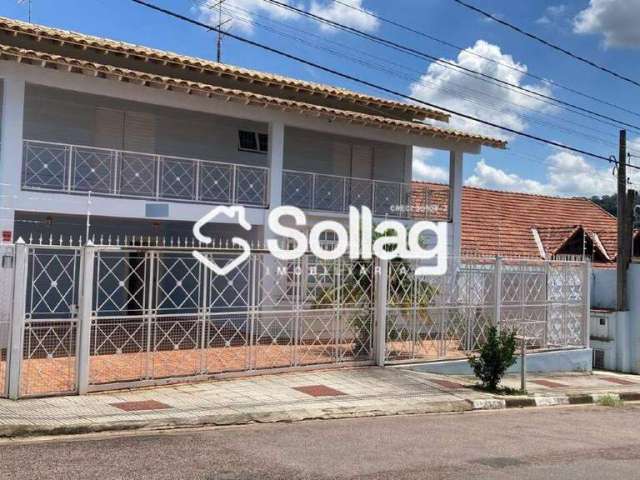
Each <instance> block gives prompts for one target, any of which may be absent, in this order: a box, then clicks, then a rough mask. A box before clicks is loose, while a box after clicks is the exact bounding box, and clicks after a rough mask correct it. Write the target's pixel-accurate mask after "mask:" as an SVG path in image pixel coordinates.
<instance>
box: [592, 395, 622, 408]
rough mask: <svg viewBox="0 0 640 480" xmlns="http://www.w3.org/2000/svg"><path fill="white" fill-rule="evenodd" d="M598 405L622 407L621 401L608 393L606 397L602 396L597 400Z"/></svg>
mask: <svg viewBox="0 0 640 480" xmlns="http://www.w3.org/2000/svg"><path fill="white" fill-rule="evenodd" d="M598 405H600V406H601V407H613V408H620V407H622V406H624V401H623V400H621V399H620V397H618V396H617V395H611V394H610V393H607V394H606V395H603V396H601V397H600V398H599V399H598Z"/></svg>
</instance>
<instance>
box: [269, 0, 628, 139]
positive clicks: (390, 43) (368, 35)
mask: <svg viewBox="0 0 640 480" xmlns="http://www.w3.org/2000/svg"><path fill="white" fill-rule="evenodd" d="M263 1H264V2H267V3H271V4H273V5H277V6H279V7H281V8H284V9H286V10H290V11H292V12H296V13H298V14H300V15H303V16H305V17H308V18H312V19H314V20H316V21H319V22H321V23H324V24H327V25H331V26H332V27H334V28H337V29H339V30H343V31H347V32H350V33H352V34H354V35H357V36H359V37H362V38H366V39H368V40H371V41H373V42H376V43H379V44H382V45H385V46H387V47H389V48H393V49H394V50H398V51H401V52H404V53H406V54H409V55H413V56H417V57H419V58H422V59H427V60H430V61H432V62H435V63H438V64H439V65H443V66H445V67H448V68H454V69H456V70H460V71H463V72H466V73H468V74H471V75H473V76H474V77H475V76H478V77H481V78H484V79H486V80H489V81H491V82H495V83H498V84H501V85H504V86H506V87H510V88H514V89H516V90H518V91H520V92H525V94H528V95H530V96H531V95H532V96H535V97H537V98H538V99H544V100H548V101H551V102H553V103H555V104H558V105H561V106H563V107H570V108H573V109H576V110H579V111H581V112H585V113H588V114H590V115H594V116H596V117H599V118H602V119H605V120H609V121H611V122H615V124H616V126H618V125H622V126H625V127H629V128H633V129H634V130H636V131H640V126H638V125H634V124H631V123H627V122H623V121H622V120H618V119H616V118H613V117H610V116H608V115H604V114H602V113H598V112H595V111H593V110H590V109H588V108H584V107H580V106H579V105H575V104H573V103H570V102H567V101H565V100H560V99H558V98H554V97H551V96H549V95H545V94H543V93H540V92H537V91H535V90H532V89H529V88H526V87H522V86H520V85H517V84H515V83H511V82H509V81H507V80H502V79H500V78H496V77H493V76H491V75H489V74H486V73H483V72H479V71H477V70H473V69H472V68H467V67H463V66H462V65H459V64H457V63H455V62H450V61H448V60H444V59H442V58H438V57H436V56H434V55H431V54H429V53H427V52H423V51H420V50H416V49H414V48H412V47H407V46H406V45H402V44H399V43H397V42H394V41H391V40H388V39H386V38H383V37H380V36H378V35H373V34H371V33H367V32H364V31H362V30H358V29H357V28H354V27H350V26H348V25H344V24H342V23H339V22H336V21H334V20H331V19H328V18H326V17H322V16H320V15H316V14H314V13H311V12H308V11H307V10H304V9H301V8H298V7H295V6H293V5H289V4H287V3H283V2H280V1H278V0H263ZM540 101H542V100H540Z"/></svg>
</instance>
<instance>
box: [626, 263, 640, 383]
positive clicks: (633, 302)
mask: <svg viewBox="0 0 640 480" xmlns="http://www.w3.org/2000/svg"><path fill="white" fill-rule="evenodd" d="M628 281H629V283H628V286H627V288H628V294H629V313H628V318H627V320H628V328H627V331H628V332H629V354H630V357H631V371H632V372H633V373H640V263H632V264H631V265H630V266H629V276H628Z"/></svg>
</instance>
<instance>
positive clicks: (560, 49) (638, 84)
mask: <svg viewBox="0 0 640 480" xmlns="http://www.w3.org/2000/svg"><path fill="white" fill-rule="evenodd" d="M453 1H454V2H456V3H457V4H459V5H462V6H463V7H465V8H468V9H469V10H473V11H474V12H477V13H479V14H480V15H483V16H485V17H487V18H489V19H491V20H493V21H494V22H497V23H499V24H501V25H504V26H505V27H507V28H510V29H511V30H514V31H516V32H518V33H521V34H522V35H525V36H526V37H529V38H531V39H533V40H535V41H537V42H540V43H542V44H543V45H546V46H547V47H549V48H552V49H553V50H557V51H558V52H562V53H564V54H565V55H568V56H570V57H571V58H573V59H575V60H578V61H580V62H583V63H586V64H587V65H590V66H592V67H594V68H597V69H598V70H601V71H603V72H605V73H608V74H609V75H612V76H614V77H616V78H618V79H620V80H623V81H625V82H628V83H630V84H632V85H635V86H636V87H640V82H638V81H637V80H634V79H633V78H629V77H627V76H625V75H623V74H621V73H617V72H614V71H613V70H611V69H610V68H607V67H605V66H603V65H600V64H598V63H596V62H594V61H592V60H589V59H588V58H585V57H582V56H580V55H578V54H576V53H574V52H571V51H569V50H567V49H565V48H563V47H560V46H558V45H556V44H554V43H551V42H549V41H548V40H545V39H544V38H541V37H539V36H538V35H535V34H533V33H530V32H527V31H526V30H523V29H522V28H520V27H518V26H516V25H513V24H512V23H509V22H507V21H505V20H502V19H501V18H498V17H496V16H495V15H492V14H490V13H489V12H486V11H484V10H482V9H480V8H478V7H476V6H474V5H470V4H468V3H466V2H463V1H462V0H453Z"/></svg>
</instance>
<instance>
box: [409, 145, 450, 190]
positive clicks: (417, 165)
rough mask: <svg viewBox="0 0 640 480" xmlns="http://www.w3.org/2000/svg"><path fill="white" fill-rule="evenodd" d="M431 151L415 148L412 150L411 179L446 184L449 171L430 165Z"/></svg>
mask: <svg viewBox="0 0 640 480" xmlns="http://www.w3.org/2000/svg"><path fill="white" fill-rule="evenodd" d="M432 156H433V150H429V149H427V148H420V147H416V148H414V149H413V178H414V179H415V180H424V181H427V182H438V183H447V182H448V181H449V171H448V170H447V169H446V168H443V167H439V166H438V165H434V164H430V163H429V159H430V158H431V157H432Z"/></svg>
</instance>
